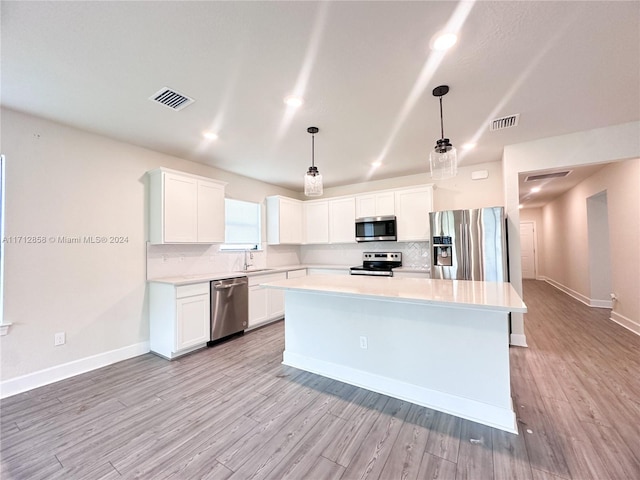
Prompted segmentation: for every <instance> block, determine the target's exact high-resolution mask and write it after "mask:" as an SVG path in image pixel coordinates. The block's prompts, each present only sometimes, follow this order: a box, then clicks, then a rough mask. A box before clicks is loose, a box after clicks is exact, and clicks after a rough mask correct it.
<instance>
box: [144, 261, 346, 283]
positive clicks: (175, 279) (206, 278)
mask: <svg viewBox="0 0 640 480" xmlns="http://www.w3.org/2000/svg"><path fill="white" fill-rule="evenodd" d="M307 268H326V269H331V270H346V271H348V270H349V268H351V265H349V266H346V265H311V264H310V265H286V266H282V267H267V269H266V270H259V269H257V270H256V271H249V272H221V273H202V274H197V275H176V276H172V277H161V278H148V279H147V282H148V283H167V284H170V285H176V286H181V285H191V284H194V283H203V282H211V281H213V280H222V279H224V278H239V277H253V276H258V275H269V274H273V273H282V272H291V271H294V270H302V269H307Z"/></svg>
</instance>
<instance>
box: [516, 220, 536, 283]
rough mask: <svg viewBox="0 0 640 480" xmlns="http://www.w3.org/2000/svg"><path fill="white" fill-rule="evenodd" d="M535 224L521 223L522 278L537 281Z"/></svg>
mask: <svg viewBox="0 0 640 480" xmlns="http://www.w3.org/2000/svg"><path fill="white" fill-rule="evenodd" d="M536 250H537V249H536V226H535V222H520V256H521V262H522V278H531V279H535V278H537V277H536V274H537V268H536V266H537V264H538V262H537V259H536Z"/></svg>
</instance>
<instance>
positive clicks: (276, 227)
mask: <svg viewBox="0 0 640 480" xmlns="http://www.w3.org/2000/svg"><path fill="white" fill-rule="evenodd" d="M266 201H267V243H268V244H269V245H283V244H294V245H296V244H297V245H300V244H301V243H302V240H303V238H302V237H303V226H302V220H303V214H302V203H303V202H301V201H300V200H294V199H293V198H287V197H281V196H280V195H275V196H272V197H267V199H266Z"/></svg>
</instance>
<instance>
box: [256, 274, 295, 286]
mask: <svg viewBox="0 0 640 480" xmlns="http://www.w3.org/2000/svg"><path fill="white" fill-rule="evenodd" d="M286 279H287V274H286V273H285V272H279V273H268V274H266V275H252V276H251V277H249V286H250V287H251V286H253V285H260V284H262V283H269V282H276V281H278V280H286Z"/></svg>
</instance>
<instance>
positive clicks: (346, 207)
mask: <svg viewBox="0 0 640 480" xmlns="http://www.w3.org/2000/svg"><path fill="white" fill-rule="evenodd" d="M355 220H356V199H355V197H340V198H336V199H330V200H329V243H355V242H356V227H355Z"/></svg>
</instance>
